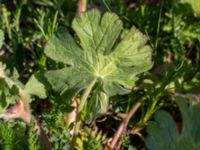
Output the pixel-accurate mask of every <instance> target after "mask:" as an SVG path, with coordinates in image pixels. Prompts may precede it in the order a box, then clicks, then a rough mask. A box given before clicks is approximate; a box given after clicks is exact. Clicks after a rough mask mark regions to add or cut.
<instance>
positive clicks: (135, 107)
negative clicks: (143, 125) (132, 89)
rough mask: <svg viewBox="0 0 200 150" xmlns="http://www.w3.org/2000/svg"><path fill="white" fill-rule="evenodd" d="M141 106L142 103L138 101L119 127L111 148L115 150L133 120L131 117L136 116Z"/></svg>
mask: <svg viewBox="0 0 200 150" xmlns="http://www.w3.org/2000/svg"><path fill="white" fill-rule="evenodd" d="M140 106H141V101H138V102H137V103H136V104H135V105H134V106H133V108H132V109H131V111H130V112H129V113H128V114H127V116H126V117H125V118H124V119H123V121H122V123H121V125H120V126H119V128H118V130H117V132H116V133H115V136H114V138H113V140H112V142H111V144H110V146H109V147H110V148H111V149H114V147H115V145H116V143H117V142H118V140H119V139H120V137H121V135H122V133H123V132H124V131H125V130H126V128H127V126H128V123H129V121H130V119H131V117H132V116H133V115H134V114H135V112H136V111H137V110H138V108H139V107H140Z"/></svg>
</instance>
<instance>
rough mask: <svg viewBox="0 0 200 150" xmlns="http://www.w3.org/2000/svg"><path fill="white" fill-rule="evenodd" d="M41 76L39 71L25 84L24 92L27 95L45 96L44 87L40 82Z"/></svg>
mask: <svg viewBox="0 0 200 150" xmlns="http://www.w3.org/2000/svg"><path fill="white" fill-rule="evenodd" d="M41 80H42V76H41V74H39V73H36V74H35V75H32V76H31V78H30V79H29V81H28V82H27V84H26V85H25V88H24V92H25V93H27V94H28V95H34V96H38V97H39V98H42V99H44V98H46V97H47V94H46V89H45V86H44V84H43V83H42V81H41Z"/></svg>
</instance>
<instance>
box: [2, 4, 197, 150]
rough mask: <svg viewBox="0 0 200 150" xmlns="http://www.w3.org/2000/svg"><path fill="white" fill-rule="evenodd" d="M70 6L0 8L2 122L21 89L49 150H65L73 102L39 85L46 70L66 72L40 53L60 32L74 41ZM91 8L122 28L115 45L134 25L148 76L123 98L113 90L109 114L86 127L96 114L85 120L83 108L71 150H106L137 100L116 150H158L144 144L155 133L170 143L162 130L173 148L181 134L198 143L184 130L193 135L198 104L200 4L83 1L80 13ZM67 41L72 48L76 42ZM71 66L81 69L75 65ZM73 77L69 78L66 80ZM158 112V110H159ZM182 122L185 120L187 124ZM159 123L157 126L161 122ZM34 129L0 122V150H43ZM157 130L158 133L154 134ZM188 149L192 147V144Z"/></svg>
mask: <svg viewBox="0 0 200 150" xmlns="http://www.w3.org/2000/svg"><path fill="white" fill-rule="evenodd" d="M77 5H78V1H77V0H34V1H31V0H1V1H0V61H1V65H0V82H1V83H0V114H1V116H3V115H4V113H5V112H6V110H7V109H9V108H10V107H11V106H12V105H14V104H15V103H16V101H17V100H19V99H20V96H19V90H18V89H19V88H22V89H24V91H25V93H26V94H27V96H28V97H29V100H28V101H29V104H30V107H31V113H32V114H33V115H34V116H35V119H36V120H37V121H39V122H40V124H41V126H42V127H43V129H44V131H45V133H46V135H47V137H48V139H49V141H50V143H51V146H52V148H53V149H55V150H59V149H68V148H69V146H70V144H69V142H70V140H71V130H72V128H73V125H74V124H73V123H72V124H70V123H69V122H70V121H69V113H70V112H71V111H72V110H73V108H74V106H72V105H71V101H70V100H68V101H67V100H66V99H67V97H68V98H69V97H70V96H73V95H69V93H68V92H66V91H63V92H61V93H60V91H59V92H58V91H56V92H55V90H54V88H52V86H51V84H50V83H49V82H48V80H47V78H45V76H44V74H45V73H46V72H47V71H48V70H60V69H62V68H64V67H68V65H69V64H67V63H63V62H54V61H53V60H51V59H50V58H49V57H47V56H49V55H48V54H47V51H46V50H45V48H46V46H47V41H51V39H52V36H54V33H57V31H59V30H60V27H63V28H65V29H67V30H68V32H69V33H70V34H71V35H73V36H74V35H75V34H74V31H73V30H72V28H71V25H72V27H74V28H75V25H76V24H75V23H74V24H73V23H72V21H73V18H74V17H75V16H76V15H77ZM94 8H95V9H98V10H99V11H100V12H102V13H105V12H114V13H116V14H117V16H118V17H119V18H120V19H121V20H122V22H123V28H124V30H123V32H122V33H121V38H123V37H124V36H125V35H126V33H128V31H129V29H130V28H131V27H133V26H134V27H136V28H137V29H138V30H140V31H141V32H142V33H143V34H145V35H146V37H147V39H148V43H147V44H149V45H151V48H152V60H153V66H152V68H151V70H150V71H149V72H145V73H143V74H141V75H140V76H138V78H139V80H137V82H136V83H135V85H134V86H133V87H131V92H130V93H128V94H126V95H120V93H119V91H118V92H117V93H116V94H117V95H115V94H113V95H112V94H111V95H110V96H109V97H110V98H109V103H108V102H107V103H106V104H107V105H108V107H107V108H108V110H107V111H106V112H105V111H103V113H102V112H101V113H100V114H98V117H97V118H95V119H94V120H92V121H91V120H90V118H88V115H89V116H93V115H94V113H95V112H93V113H92V114H91V110H93V107H92V106H93V105H91V104H90V103H87V104H86V105H87V108H88V109H86V107H85V109H83V115H82V120H84V121H82V124H81V126H82V128H81V129H80V131H79V136H78V138H77V144H76V149H92V150H93V149H97V150H100V149H103V148H105V145H106V144H107V143H109V142H110V141H111V140H112V139H113V137H114V135H115V133H116V132H117V129H118V127H119V126H120V123H121V122H122V120H123V117H124V116H126V114H127V113H128V112H130V110H131V108H132V107H133V106H135V104H136V103H137V102H138V101H140V100H142V104H141V107H140V108H139V109H138V111H137V112H136V114H135V115H134V117H132V118H131V120H130V121H129V123H128V126H127V128H126V131H125V132H124V133H123V135H122V137H121V139H120V140H119V142H118V145H116V147H115V148H116V149H117V148H118V147H119V146H121V149H122V150H123V149H134V148H136V149H145V148H148V149H152V148H153V149H156V148H157V149H159V148H158V146H159V145H156V146H157V147H155V146H154V142H155V141H153V142H152V138H151V137H152V136H154V135H155V134H156V135H158V138H156V139H154V140H160V139H159V136H161V135H162V136H166V137H167V136H171V133H168V132H167V133H166V130H167V129H166V128H170V129H171V130H172V131H175V130H176V133H177V135H176V137H175V139H178V140H179V139H180V143H181V141H182V140H183V139H184V138H185V139H187V138H188V135H189V138H190V140H194V141H193V143H195V142H196V141H198V140H199V137H198V136H195V135H194V133H193V131H191V130H189V131H186V129H185V128H187V127H188V126H187V125H185V124H189V123H190V124H191V126H192V127H190V126H189V127H188V128H193V129H197V128H199V124H198V122H197V115H196V112H198V111H199V104H198V103H199V99H200V95H199V90H200V86H199V85H200V72H199V70H200V65H199V63H200V13H199V12H200V1H199V0H127V1H124V0H117V1H114V0H90V1H88V5H87V9H88V10H90V9H94ZM111 21H112V20H111ZM74 38H75V41H78V37H77V36H76V35H75V36H74ZM108 39H109V37H108ZM79 44H80V43H79ZM129 44H130V43H129ZM83 48H84V47H83ZM75 63H77V66H78V67H80V63H79V62H78V60H76V61H75ZM73 76H74V75H73ZM73 76H72V77H70V78H72V79H73ZM5 77H6V78H5ZM74 78H75V76H74ZM10 81H12V82H14V85H13V83H12V84H10ZM70 81H71V80H70ZM58 86H60V85H58ZM96 90H98V87H96ZM100 90H101V88H100ZM94 93H95V90H94V91H93V94H94ZM81 94H82V92H80V93H79V94H78V95H77V99H79V98H80V96H81ZM118 94H119V95H118ZM94 95H95V94H94ZM114 95H115V96H114ZM101 96H102V95H101ZM177 96H180V97H181V99H182V101H184V102H185V103H184V102H183V103H184V105H185V111H183V110H182V109H181V107H180V104H179V107H180V110H181V113H182V114H181V113H180V111H179V109H178V107H177V104H176V102H175V101H176V99H177ZM104 98H105V97H104ZM106 98H108V97H106ZM89 99H90V97H89ZM183 103H182V104H183ZM187 105H189V106H188V108H187V107H186V106H187ZM160 109H162V111H158V110H160ZM157 111H158V112H157ZM166 111H167V112H166ZM184 112H187V113H184ZM194 112H195V113H194ZM168 113H170V114H171V116H173V119H172V117H170V115H169V114H168ZM154 114H155V119H154ZM181 115H182V117H181ZM188 115H189V116H190V117H187V116H188ZM163 116H164V117H163ZM163 118H164V120H160V119H163ZM187 118H189V119H187ZM154 120H155V121H154ZM173 120H174V121H173ZM182 120H183V121H182ZM149 121H153V122H149ZM164 121H166V122H168V123H169V124H167V125H169V126H163V123H162V122H164ZM188 122H189V123H188ZM195 125H196V126H195ZM34 126H35V124H34V122H32V123H31V124H30V125H26V124H25V123H23V122H22V121H21V120H18V119H17V120H15V121H14V120H11V122H10V121H9V122H6V121H5V119H2V120H1V122H0V148H1V149H6V150H7V149H8V150H10V149H26V148H27V147H29V149H34V150H35V149H42V147H41V144H40V140H39V137H38V135H37V130H36V129H35V127H34ZM157 126H161V128H159V129H157ZM146 127H147V128H146ZM154 128H156V131H155V132H154ZM182 128H183V129H182ZM171 130H170V131H171ZM170 131H169V132H170ZM195 132H196V130H195ZM180 133H181V134H180ZM174 134H175V133H174ZM146 137H147V138H146ZM156 137H157V136H156ZM192 137H194V139H193V138H192ZM185 139H184V140H185ZM190 140H187V141H190ZM160 142H161V143H162V142H163V141H160ZM164 142H166V141H164ZM31 143H32V145H31ZM180 143H178V144H180ZM164 144H167V145H168V143H164ZM176 144H177V143H176ZM195 144H196V145H198V142H197V143H195ZM174 145H175V144H174ZM196 145H194V149H195V146H196ZM190 148H191V147H190ZM169 149H170V148H169ZM171 149H173V148H171ZM183 149H184V148H183ZM185 149H187V148H185Z"/></svg>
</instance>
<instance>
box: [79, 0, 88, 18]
mask: <svg viewBox="0 0 200 150" xmlns="http://www.w3.org/2000/svg"><path fill="white" fill-rule="evenodd" d="M86 10H87V0H79V2H78V15H80V14H81V13H83V12H85V11H86Z"/></svg>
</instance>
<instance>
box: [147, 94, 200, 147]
mask: <svg viewBox="0 0 200 150" xmlns="http://www.w3.org/2000/svg"><path fill="white" fill-rule="evenodd" d="M176 102H177V104H178V105H179V108H180V110H181V113H182V119H183V131H182V132H181V133H179V132H178V129H177V126H176V123H175V122H174V120H173V119H172V117H171V116H170V115H169V113H167V112H165V111H159V112H157V113H156V116H155V120H156V121H154V122H150V123H149V124H148V126H147V133H148V136H147V138H146V145H147V148H148V149H149V150H160V149H162V150H176V149H181V150H190V149H192V150H197V149H199V146H200V142H199V138H200V136H199V135H200V120H199V115H200V104H196V105H192V106H190V107H188V106H187V105H186V103H185V100H184V99H183V98H182V97H177V100H176Z"/></svg>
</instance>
